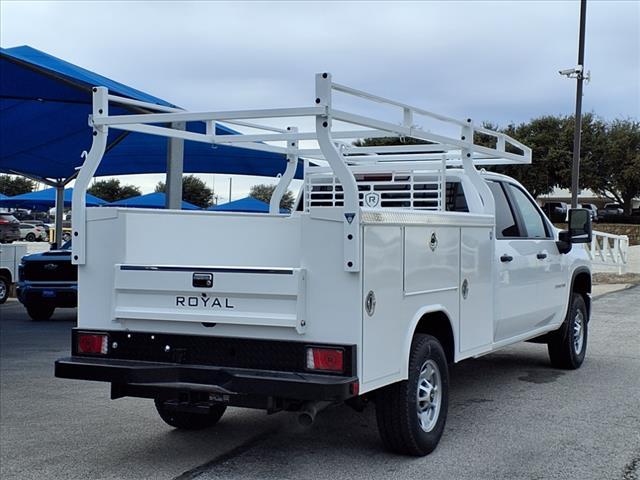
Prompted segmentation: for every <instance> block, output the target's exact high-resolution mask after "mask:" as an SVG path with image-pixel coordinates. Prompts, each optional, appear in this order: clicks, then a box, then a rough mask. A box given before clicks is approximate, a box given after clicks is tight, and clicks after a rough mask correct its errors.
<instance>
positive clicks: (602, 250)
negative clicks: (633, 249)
mask: <svg viewBox="0 0 640 480" xmlns="http://www.w3.org/2000/svg"><path fill="white" fill-rule="evenodd" d="M584 248H585V250H586V251H587V254H588V255H589V259H590V260H591V263H592V264H594V265H603V266H607V267H616V268H617V269H618V274H623V273H624V272H625V270H626V268H627V262H628V260H629V256H628V255H629V237H627V236H626V235H613V234H611V233H604V232H597V231H595V230H594V231H593V236H592V239H591V243H590V244H589V243H585V244H584Z"/></svg>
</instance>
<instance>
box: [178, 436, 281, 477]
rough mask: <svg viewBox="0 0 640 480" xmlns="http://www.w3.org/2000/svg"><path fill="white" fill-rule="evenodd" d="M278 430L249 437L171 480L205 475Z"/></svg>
mask: <svg viewBox="0 0 640 480" xmlns="http://www.w3.org/2000/svg"><path fill="white" fill-rule="evenodd" d="M278 430H279V429H278V428H272V429H269V430H267V431H265V432H262V433H260V434H258V435H256V436H254V437H251V438H250V439H248V440H247V441H246V442H243V443H241V444H240V445H238V446H237V447H235V448H232V449H231V450H229V451H228V452H225V453H223V454H220V455H218V456H217V457H214V458H213V459H211V460H209V461H208V462H206V463H203V464H202V465H199V466H197V467H195V468H192V469H191V470H187V471H186V472H183V473H181V474H180V475H178V476H177V477H174V478H173V480H192V479H194V478H197V477H199V476H200V475H202V474H203V473H205V472H206V471H208V470H210V469H211V468H213V467H215V466H217V465H221V464H223V463H225V462H226V461H228V460H231V459H232V458H235V457H238V456H240V455H242V454H243V453H245V452H247V451H248V450H251V449H252V448H253V447H255V446H256V445H258V444H259V443H261V442H263V441H264V440H266V439H267V438H269V437H270V436H272V435H274V434H275V433H277V432H278Z"/></svg>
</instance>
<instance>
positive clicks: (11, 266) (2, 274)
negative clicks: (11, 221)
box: [0, 243, 27, 304]
mask: <svg viewBox="0 0 640 480" xmlns="http://www.w3.org/2000/svg"><path fill="white" fill-rule="evenodd" d="M26 254H27V246H26V245H16V244H13V243H10V244H7V243H0V304H3V303H4V302H6V301H7V298H9V293H10V292H11V288H12V287H13V284H14V283H15V282H16V281H17V280H18V269H19V266H20V260H21V259H22V257H24V256H25V255H26Z"/></svg>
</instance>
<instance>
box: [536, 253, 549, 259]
mask: <svg viewBox="0 0 640 480" xmlns="http://www.w3.org/2000/svg"><path fill="white" fill-rule="evenodd" d="M536 258H537V259H538V260H544V259H545V258H547V254H546V253H543V252H540V253H538V254H537V255H536Z"/></svg>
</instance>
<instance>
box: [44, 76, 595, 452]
mask: <svg viewBox="0 0 640 480" xmlns="http://www.w3.org/2000/svg"><path fill="white" fill-rule="evenodd" d="M335 91H338V92H340V93H343V94H347V95H352V96H356V97H359V98H360V99H364V100H372V101H375V102H377V103H386V104H388V105H389V106H391V107H393V108H396V109H399V111H401V112H402V119H401V121H400V122H398V121H396V119H393V120H388V121H387V120H381V119H379V118H373V117H368V116H366V115H362V114H358V113H351V112H347V111H344V110H339V109H335V108H334V107H333V103H332V99H333V93H334V92H335ZM114 101H115V102H123V103H126V102H127V99H118V98H114V97H113V96H111V95H108V92H106V90H105V89H102V88H101V87H97V88H96V89H95V93H94V115H93V116H92V122H93V127H94V131H95V135H94V137H93V138H94V143H93V146H92V149H91V151H90V152H89V153H88V155H87V159H86V161H85V164H84V165H83V167H82V169H81V170H80V172H79V174H78V178H77V181H76V185H75V187H74V199H73V202H74V203H73V214H74V218H73V238H74V243H73V251H72V262H73V263H74V264H76V265H77V266H78V327H77V328H76V329H74V330H73V333H72V342H71V356H70V357H66V358H62V359H60V360H58V361H57V362H56V375H57V376H59V377H63V378H75V379H85V380H94V381H95V380H97V381H104V382H109V383H111V396H112V398H120V397H124V396H135V397H143V398H150V399H153V400H154V403H155V407H156V409H157V410H158V413H159V415H160V417H161V418H162V419H163V420H164V421H165V422H166V423H168V424H169V425H171V426H173V427H176V428H184V429H197V428H205V427H209V426H212V425H214V424H215V423H217V422H218V421H219V419H220V418H221V417H222V415H223V414H224V411H225V409H226V407H227V406H229V405H232V406H241V407H248V408H260V409H264V410H266V411H267V412H270V413H274V412H277V411H293V412H297V414H298V415H299V419H300V421H301V422H302V423H310V422H312V421H313V420H314V418H315V416H316V413H317V412H318V411H319V410H321V409H322V408H324V407H325V406H327V405H329V404H331V403H336V402H341V401H346V402H348V403H349V404H351V405H353V406H355V407H356V408H361V407H362V406H364V405H366V404H367V403H375V408H376V415H377V419H378V427H379V431H380V435H381V438H382V442H383V444H384V445H385V447H386V448H387V449H389V450H391V451H394V452H398V453H402V454H410V455H426V454H428V453H430V452H431V451H433V449H435V448H436V446H437V444H438V441H439V440H440V437H441V435H442V432H443V430H444V426H445V423H446V416H447V410H448V391H449V388H448V387H449V377H448V365H449V364H450V363H452V362H459V361H462V360H465V359H470V358H474V357H478V356H481V355H485V354H488V353H491V352H494V351H497V350H499V349H500V348H503V347H505V346H507V345H511V344H514V343H517V342H520V341H535V342H538V343H544V344H546V345H547V348H548V351H549V357H550V360H551V364H552V365H554V366H556V367H559V368H566V369H575V368H578V367H579V366H580V365H581V364H582V362H583V360H584V357H585V353H586V345H587V330H588V320H589V310H590V307H589V303H590V291H591V276H590V270H589V262H588V260H587V258H586V256H585V255H584V254H583V252H582V250H581V249H574V248H572V245H573V244H574V243H583V242H588V241H589V240H590V235H591V223H590V216H589V214H588V212H587V211H586V210H571V211H570V212H569V228H568V230H567V231H559V230H557V229H556V228H554V227H553V225H552V224H551V223H550V222H549V220H548V219H547V218H546V217H545V215H544V214H543V213H542V211H541V210H540V208H539V207H538V206H537V204H536V203H535V201H534V199H533V198H531V196H530V195H529V194H528V192H527V191H526V190H525V189H524V188H523V187H522V185H520V184H519V183H518V182H516V181H515V180H513V179H511V178H509V177H505V176H502V175H498V174H495V173H489V172H485V171H481V170H479V169H478V168H477V167H478V166H482V165H498V164H505V163H520V164H526V163H530V162H531V150H530V149H529V148H528V147H527V146H525V145H523V144H521V143H520V142H518V141H517V140H515V139H513V138H510V137H508V136H507V135H505V134H503V133H500V132H494V131H491V130H488V129H485V128H483V127H479V126H474V125H473V122H472V121H471V119H466V120H457V119H452V118H450V117H446V116H444V115H440V114H434V113H432V112H428V111H426V110H423V109H419V108H417V107H411V106H408V105H405V104H402V103H399V102H395V101H392V100H388V99H384V98H382V97H378V96H376V95H373V94H369V93H366V92H362V91H359V90H356V89H352V88H350V87H346V86H343V85H340V84H336V83H334V82H333V81H332V79H331V76H330V75H329V74H319V75H317V76H316V99H315V102H314V104H313V105H314V106H312V107H304V108H293V109H275V110H259V111H247V112H244V113H243V112H231V113H229V112H226V113H225V112H217V113H216V112H203V113H192V112H188V113H184V112H172V113H160V114H141V115H130V116H118V115H115V116H110V115H108V113H104V112H108V104H109V102H114ZM149 108H150V109H151V108H152V107H151V106H149ZM414 115H415V116H418V115H420V116H423V117H426V118H427V119H430V120H432V121H436V122H442V123H445V124H447V125H448V126H449V127H451V125H453V126H454V127H455V128H458V129H459V132H460V134H459V135H455V136H446V135H445V134H444V133H433V132H431V131H426V130H424V129H421V128H419V127H416V126H415V123H414V122H413V116H414ZM273 116H275V117H278V118H281V117H291V118H297V117H300V116H302V117H305V116H306V117H312V118H313V119H315V130H313V131H303V130H298V129H297V128H296V127H290V128H288V129H282V130H277V133H273V132H274V129H273V127H270V126H268V127H264V133H262V134H259V135H247V136H244V135H243V134H238V135H215V134H213V133H211V132H213V131H214V130H215V129H212V125H211V123H210V122H212V121H214V120H216V121H224V120H225V119H228V120H230V121H238V120H239V118H240V117H241V118H242V122H245V120H250V119H255V118H271V117H273ZM179 121H203V122H205V123H207V122H208V123H207V129H206V131H207V132H209V133H204V134H197V133H193V132H184V131H180V130H177V129H173V128H172V127H158V126H153V127H151V126H148V125H147V124H157V123H163V124H170V123H171V122H179ZM333 122H336V123H337V122H342V123H343V124H346V125H347V127H343V128H341V129H338V128H334V127H333ZM253 125H254V127H255V128H258V127H256V126H255V124H253ZM109 128H116V129H125V130H126V129H127V128H130V129H132V130H134V131H151V130H150V129H152V130H153V132H154V134H159V135H165V136H167V137H170V138H183V139H185V140H189V141H201V142H206V143H216V144H225V143H228V144H240V145H242V146H243V148H252V149H257V150H260V149H262V150H265V151H272V152H273V151H277V152H280V153H282V154H283V155H284V156H285V157H286V168H285V169H284V171H283V174H282V175H281V177H280V183H279V184H278V187H277V188H276V190H275V192H274V195H273V197H272V199H271V204H270V212H269V214H268V215H265V214H243V213H227V212H193V211H173V210H168V211H142V210H136V209H127V208H99V209H86V208H85V205H84V198H85V197H84V191H85V190H86V188H87V186H88V185H89V182H90V180H91V177H92V175H93V174H94V173H95V171H96V169H97V168H98V166H99V163H100V160H101V157H102V155H103V154H104V149H105V147H106V138H107V135H108V131H109ZM474 132H479V133H483V134H485V135H488V136H490V137H492V138H494V139H495V144H494V145H493V146H491V147H486V146H480V145H476V144H474V143H473V140H472V139H473V134H474ZM383 136H396V137H397V138H398V144H397V145H391V146H388V145H373V146H363V145H362V144H360V143H357V142H354V143H345V141H344V140H343V139H345V138H346V139H359V138H365V137H374V138H375V137H383ZM404 137H412V138H415V139H418V140H423V141H424V142H426V143H422V144H416V145H407V144H404V143H403V140H402V139H403V138H404ZM309 139H313V140H314V141H315V142H316V143H315V144H314V145H312V146H305V147H304V148H302V147H301V146H300V145H299V144H298V141H300V140H309ZM268 142H271V143H268ZM278 142H280V143H278ZM283 144H284V145H283ZM276 145H280V146H276ZM514 152H517V153H514ZM300 159H304V163H305V168H304V170H305V174H304V184H303V189H302V194H301V202H300V205H299V209H297V210H296V211H294V212H292V213H291V214H282V213H280V211H279V203H280V199H281V197H282V195H283V194H284V192H286V190H287V188H288V186H289V183H290V182H291V179H292V178H293V176H294V173H295V171H296V169H297V166H298V162H299V160H300ZM309 160H311V161H312V162H313V163H312V162H311V161H309ZM184 231H190V232H197V235H195V234H194V235H189V236H187V237H184V235H183V234H182V232H184ZM255 232H260V234H259V235H256V234H255ZM147 238H154V243H153V245H150V244H148V243H145V239H147ZM177 243H181V245H182V248H181V249H175V248H171V246H172V245H175V244H177Z"/></svg>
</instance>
